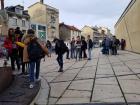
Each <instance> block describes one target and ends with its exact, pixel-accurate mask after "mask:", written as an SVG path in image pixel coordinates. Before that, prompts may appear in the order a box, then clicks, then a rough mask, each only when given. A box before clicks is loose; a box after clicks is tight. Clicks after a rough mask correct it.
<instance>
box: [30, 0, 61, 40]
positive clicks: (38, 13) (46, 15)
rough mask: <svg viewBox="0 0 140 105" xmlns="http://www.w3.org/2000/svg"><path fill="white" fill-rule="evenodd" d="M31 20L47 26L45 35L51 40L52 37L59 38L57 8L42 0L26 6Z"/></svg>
mask: <svg viewBox="0 0 140 105" xmlns="http://www.w3.org/2000/svg"><path fill="white" fill-rule="evenodd" d="M28 12H29V15H30V17H31V21H32V22H34V23H38V24H45V26H46V27H47V31H46V32H47V33H46V36H47V38H48V40H50V41H52V40H53V39H54V37H58V38H59V10H58V9H56V8H54V7H51V6H49V5H46V4H44V3H43V0H41V1H40V2H37V3H35V4H33V5H31V6H30V7H28Z"/></svg>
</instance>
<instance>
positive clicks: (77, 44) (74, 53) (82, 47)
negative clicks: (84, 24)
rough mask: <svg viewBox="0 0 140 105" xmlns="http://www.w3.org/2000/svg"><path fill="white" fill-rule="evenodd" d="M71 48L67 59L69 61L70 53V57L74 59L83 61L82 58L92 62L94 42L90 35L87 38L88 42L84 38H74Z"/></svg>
mask: <svg viewBox="0 0 140 105" xmlns="http://www.w3.org/2000/svg"><path fill="white" fill-rule="evenodd" d="M69 45H70V47H68V51H67V57H66V58H67V59H69V52H70V53H71V55H70V57H71V58H72V59H76V60H78V59H79V60H81V59H82V58H84V59H88V60H91V50H92V47H93V42H92V40H91V38H90V35H88V37H87V41H86V40H85V38H84V37H81V38H80V36H77V38H76V40H75V39H74V37H73V38H72V40H71V41H70V43H69ZM86 50H88V56H87V53H86Z"/></svg>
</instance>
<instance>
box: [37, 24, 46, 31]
mask: <svg viewBox="0 0 140 105" xmlns="http://www.w3.org/2000/svg"><path fill="white" fill-rule="evenodd" d="M38 30H42V31H46V27H45V26H41V25H38Z"/></svg>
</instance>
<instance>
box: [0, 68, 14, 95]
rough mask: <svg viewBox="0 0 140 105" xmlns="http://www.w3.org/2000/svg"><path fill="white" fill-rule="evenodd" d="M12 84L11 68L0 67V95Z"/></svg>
mask: <svg viewBox="0 0 140 105" xmlns="http://www.w3.org/2000/svg"><path fill="white" fill-rule="evenodd" d="M11 82H12V69H11V67H0V93H1V92H3V91H4V90H5V89H6V88H7V87H9V85H10V84H11Z"/></svg>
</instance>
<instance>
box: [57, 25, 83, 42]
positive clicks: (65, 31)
mask: <svg viewBox="0 0 140 105" xmlns="http://www.w3.org/2000/svg"><path fill="white" fill-rule="evenodd" d="M59 35H60V38H61V39H63V40H64V41H68V40H71V39H72V38H75V39H76V37H77V36H81V30H79V29H78V28H76V27H75V26H70V25H66V24H64V23H60V24H59Z"/></svg>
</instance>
